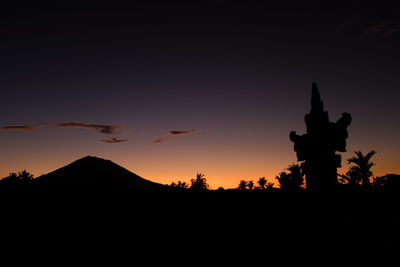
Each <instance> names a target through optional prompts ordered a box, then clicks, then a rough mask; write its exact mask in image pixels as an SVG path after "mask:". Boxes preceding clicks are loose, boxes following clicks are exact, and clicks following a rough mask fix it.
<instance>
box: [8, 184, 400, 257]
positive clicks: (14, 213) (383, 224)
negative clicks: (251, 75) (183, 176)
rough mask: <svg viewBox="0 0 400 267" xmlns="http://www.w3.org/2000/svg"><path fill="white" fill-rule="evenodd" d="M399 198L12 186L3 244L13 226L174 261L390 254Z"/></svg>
mask: <svg viewBox="0 0 400 267" xmlns="http://www.w3.org/2000/svg"><path fill="white" fill-rule="evenodd" d="M398 200H399V197H398V195H396V194H384V193H353V194H350V193H346V194H344V193H330V194H317V193H306V192H301V193H283V192H269V193H267V192H247V193H246V192H243V193H241V192H205V193H190V192H152V193H144V192H141V193H139V192H136V193H134V192H130V193H128V192H122V191H112V190H105V191H101V190H99V191H91V192H90V193H89V191H87V190H85V189H83V188H82V190H76V189H75V190H65V189H63V190H60V189H58V190H57V189H54V190H28V189H26V190H18V191H14V192H13V191H7V192H4V191H3V192H2V195H1V206H2V218H3V219H2V221H1V224H2V229H3V235H2V236H3V241H4V240H6V237H5V236H6V234H10V232H11V239H10V240H8V241H7V242H11V243H13V242H15V241H17V243H18V242H20V241H21V240H25V241H24V242H26V243H25V245H27V246H32V244H35V243H36V242H37V241H38V240H42V241H43V240H44V241H45V246H50V248H49V249H50V250H51V249H52V248H54V247H53V244H54V245H55V246H58V245H60V243H62V244H63V243H65V242H72V243H73V244H74V248H75V249H78V248H79V249H78V250H83V251H84V250H85V248H86V247H90V248H96V249H98V250H99V251H101V250H102V249H104V248H105V247H107V248H110V249H112V248H116V247H119V249H120V250H121V251H125V250H126V249H128V248H129V249H133V248H132V246H136V247H140V248H141V249H142V250H143V249H144V251H145V252H151V251H158V252H157V253H163V252H168V253H172V254H175V255H171V254H169V256H171V257H172V256H173V257H175V256H177V257H179V255H180V254H182V256H183V255H186V256H187V255H192V254H193V257H199V255H197V254H200V255H203V256H202V257H206V258H208V257H211V256H212V255H219V256H221V255H225V256H224V257H231V258H232V257H239V258H242V259H243V258H245V257H251V258H252V259H253V258H254V257H256V255H259V257H267V255H269V257H272V256H273V255H271V254H270V253H272V251H275V252H279V253H284V254H285V253H287V254H288V255H290V254H291V253H292V252H293V251H297V252H301V253H302V254H303V256H304V257H309V256H310V255H313V254H315V253H323V254H324V253H327V254H329V255H331V256H329V257H339V256H344V255H348V256H351V255H353V256H354V255H363V254H369V253H373V254H374V255H381V256H382V257H386V256H385V255H386V254H388V253H390V252H391V251H392V250H393V249H394V248H395V246H396V243H397V240H398V237H399V235H398V234H399V229H400V228H399V227H400V226H399V225H400V215H399V208H398V204H397V203H398ZM9 229H10V230H9ZM28 244H29V245H28ZM124 244H126V245H124ZM275 252H273V253H275ZM129 253H133V254H135V253H136V252H135V251H133V250H131V251H130V252H129ZM168 253H167V254H168ZM360 253H361V254H360ZM74 255H75V254H74ZM157 255H158V256H157V257H160V255H161V254H157ZM246 255H247V256H246ZM250 255H251V256H250ZM321 255H322V254H321ZM335 255H336V256H335ZM371 255H372V254H371ZM163 257H164V256H163ZM202 259H205V258H202Z"/></svg>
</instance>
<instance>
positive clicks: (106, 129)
mask: <svg viewBox="0 0 400 267" xmlns="http://www.w3.org/2000/svg"><path fill="white" fill-rule="evenodd" d="M56 126H57V127H62V128H84V129H92V130H95V131H97V132H99V133H102V134H117V129H118V128H120V127H121V126H119V125H102V124H86V123H79V122H67V123H58V124H56Z"/></svg>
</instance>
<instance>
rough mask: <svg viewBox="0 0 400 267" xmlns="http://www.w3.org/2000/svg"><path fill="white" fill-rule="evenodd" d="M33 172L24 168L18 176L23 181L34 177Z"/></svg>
mask: <svg viewBox="0 0 400 267" xmlns="http://www.w3.org/2000/svg"><path fill="white" fill-rule="evenodd" d="M33 177H34V176H33V174H31V173H29V172H27V171H26V170H23V171H22V172H19V174H18V178H19V179H21V180H22V181H29V180H32V179H33Z"/></svg>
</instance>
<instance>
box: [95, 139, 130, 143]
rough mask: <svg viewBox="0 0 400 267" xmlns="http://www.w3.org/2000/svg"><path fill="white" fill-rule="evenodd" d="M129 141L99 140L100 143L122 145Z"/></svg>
mask: <svg viewBox="0 0 400 267" xmlns="http://www.w3.org/2000/svg"><path fill="white" fill-rule="evenodd" d="M128 141H129V139H117V138H112V139H103V140H99V142H100V143H105V144H120V143H125V142H128Z"/></svg>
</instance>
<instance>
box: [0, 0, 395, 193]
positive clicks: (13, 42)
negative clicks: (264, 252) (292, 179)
mask: <svg viewBox="0 0 400 267" xmlns="http://www.w3.org/2000/svg"><path fill="white" fill-rule="evenodd" d="M127 2H131V3H130V4H128V3H127ZM132 2H134V1H121V2H119V1H109V2H107V1H92V2H87V3H86V4H82V3H80V4H76V3H73V2H72V1H57V4H37V3H35V4H31V5H21V4H20V5H8V6H3V7H2V10H1V16H0V32H1V42H0V59H1V60H0V70H1V75H0V90H1V95H0V177H5V176H7V175H8V173H10V172H18V171H21V170H23V169H26V170H28V171H30V172H32V173H33V174H35V176H39V175H41V174H44V173H47V172H49V171H52V170H55V169H57V168H59V167H62V166H64V165H66V164H68V163H71V162H72V161H75V160H77V159H79V158H81V157H84V156H87V155H92V156H98V157H102V158H106V159H110V160H112V161H114V162H115V163H117V164H119V165H121V166H123V167H125V168H127V169H129V170H130V171H132V172H134V173H136V174H138V175H140V176H142V177H144V178H146V179H149V180H152V181H155V182H159V183H170V182H172V181H177V180H182V181H190V179H191V178H194V177H195V175H196V173H197V172H202V173H204V174H205V177H206V178H207V180H208V182H209V184H210V185H211V186H212V187H213V188H217V187H219V186H223V187H225V188H230V187H236V186H237V184H238V183H239V181H240V180H242V179H245V180H250V179H253V180H257V179H258V178H259V177H263V176H264V177H266V178H268V180H269V181H270V182H275V181H274V177H275V176H276V175H277V174H278V173H279V172H281V171H283V170H284V169H285V168H287V167H288V165H289V164H291V163H295V162H296V155H295V153H294V151H293V143H292V142H291V141H290V140H289V137H288V136H289V132H290V131H292V130H295V131H297V133H299V134H303V133H305V124H304V115H305V114H306V113H308V112H309V109H310V104H311V103H310V99H311V84H312V82H317V83H318V85H319V88H320V93H321V97H322V100H323V101H324V104H325V109H326V110H327V111H328V112H329V115H330V119H331V120H332V121H336V120H337V119H339V118H340V114H341V113H342V112H349V113H351V115H352V117H353V122H352V124H351V125H350V126H349V128H348V131H349V139H348V140H347V144H348V146H347V150H348V152H346V153H342V157H343V159H346V158H349V157H351V156H352V154H353V152H354V150H361V151H363V152H365V153H366V152H368V151H370V150H372V149H373V150H376V151H377V152H378V153H377V155H376V156H374V158H373V161H374V162H375V163H376V166H375V167H374V169H373V170H374V173H375V175H382V174H386V173H400V153H399V150H400V138H399V136H400V120H399V117H400V102H399V99H400V90H399V89H400V63H399V62H400V49H399V47H400V21H399V16H398V12H399V5H398V4H397V5H396V4H395V3H396V1H379V2H371V4H368V3H366V2H365V1H346V2H345V3H339V2H338V1H334V2H330V1H229V0H226V1H223V0H220V1H217V0H215V1H207V0H203V1H185V2H183V1H182V2H177V1H162V2H157V1H151V0H149V1H143V3H140V2H138V3H137V4H132ZM262 2H265V3H262ZM343 165H344V166H346V165H347V164H346V162H345V160H343ZM344 171H345V169H339V172H341V173H342V172H344Z"/></svg>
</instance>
